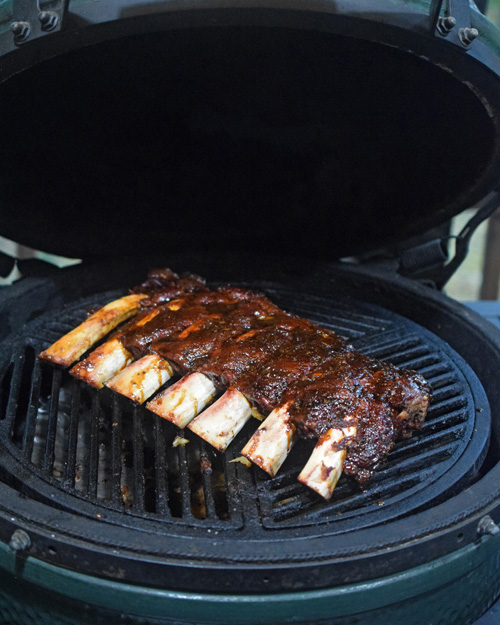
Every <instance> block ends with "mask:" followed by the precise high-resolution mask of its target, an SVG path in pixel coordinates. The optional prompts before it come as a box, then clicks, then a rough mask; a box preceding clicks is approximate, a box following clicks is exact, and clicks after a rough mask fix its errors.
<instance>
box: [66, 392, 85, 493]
mask: <svg viewBox="0 0 500 625" xmlns="http://www.w3.org/2000/svg"><path fill="white" fill-rule="evenodd" d="M80 403H81V392H80V383H79V382H77V381H76V380H73V381H72V383H71V408H70V412H69V423H68V436H67V440H66V444H67V447H66V453H65V462H64V463H63V464H64V473H63V479H64V484H65V486H67V487H74V486H75V478H76V449H77V444H78V423H79V420H80V419H79V417H80Z"/></svg>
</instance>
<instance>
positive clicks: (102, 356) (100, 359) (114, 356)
mask: <svg viewBox="0 0 500 625" xmlns="http://www.w3.org/2000/svg"><path fill="white" fill-rule="evenodd" d="M132 359H133V358H132V354H131V353H130V352H128V351H127V350H126V349H125V348H124V347H123V345H122V344H121V343H120V341H119V340H118V339H112V340H110V341H106V343H103V344H102V345H101V346H100V347H98V348H97V349H95V350H94V351H93V352H92V353H91V354H90V355H89V357H88V358H86V359H85V360H82V361H81V362H79V363H78V364H76V365H75V366H74V367H73V368H72V369H71V370H70V373H71V375H72V376H74V377H75V378H78V379H79V380H82V381H83V382H86V383H87V384H90V385H91V386H93V387H94V388H102V387H103V386H104V383H105V382H106V381H107V380H109V379H110V378H111V377H113V376H114V375H115V374H117V373H118V372H119V371H121V370H122V369H123V368H124V367H126V366H127V365H128V364H129V363H130V362H132Z"/></svg>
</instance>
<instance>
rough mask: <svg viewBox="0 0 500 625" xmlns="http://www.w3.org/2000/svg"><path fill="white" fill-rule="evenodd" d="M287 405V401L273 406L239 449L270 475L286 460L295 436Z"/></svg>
mask: <svg viewBox="0 0 500 625" xmlns="http://www.w3.org/2000/svg"><path fill="white" fill-rule="evenodd" d="M288 406H289V405H288V403H287V404H284V405H283V406H278V408H275V409H274V410H273V411H272V412H271V413H270V414H269V416H268V417H267V419H266V420H265V421H264V422H263V423H262V425H261V426H260V427H259V429H258V430H257V431H256V432H255V434H254V435H253V436H252V438H251V439H250V440H249V441H248V443H247V444H246V445H245V447H244V448H243V449H242V451H241V453H242V455H243V456H245V457H246V458H248V459H249V460H251V461H252V462H253V463H254V464H256V465H258V466H259V467H260V468H261V469H263V470H264V471H266V473H269V475H271V476H272V477H274V476H275V475H276V473H277V472H278V470H279V468H280V467H281V465H282V464H283V462H284V461H285V460H286V457H287V455H288V453H289V452H290V450H291V448H292V446H293V444H294V443H295V440H296V438H297V436H296V428H295V425H294V424H293V423H292V421H291V417H290V414H289V413H288Z"/></svg>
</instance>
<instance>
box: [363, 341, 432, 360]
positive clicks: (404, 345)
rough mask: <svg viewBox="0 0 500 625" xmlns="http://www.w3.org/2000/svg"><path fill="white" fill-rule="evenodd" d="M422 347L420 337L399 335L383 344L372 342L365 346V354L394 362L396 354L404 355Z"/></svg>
mask: <svg viewBox="0 0 500 625" xmlns="http://www.w3.org/2000/svg"><path fill="white" fill-rule="evenodd" d="M420 345H421V341H420V339H419V338H418V337H412V336H410V337H404V338H402V337H401V336H399V335H397V336H396V337H395V338H394V339H391V340H386V341H383V342H380V343H379V342H375V343H373V342H370V344H369V345H365V346H363V353H365V354H367V355H368V356H371V357H372V358H377V359H378V360H391V361H392V360H393V358H394V356H395V355H396V354H400V353H404V352H407V351H409V350H412V349H415V348H417V347H419V346H420Z"/></svg>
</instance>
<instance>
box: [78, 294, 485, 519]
mask: <svg viewBox="0 0 500 625" xmlns="http://www.w3.org/2000/svg"><path fill="white" fill-rule="evenodd" d="M242 293H244V291H240V292H239V294H240V296H241V294H242ZM245 297H248V295H245ZM273 299H274V298H273ZM174 301H175V300H174ZM295 303H296V302H295ZM178 304H179V302H178V301H177V303H176V304H175V306H177V305H178ZM267 305H269V303H268V304H267ZM313 308H314V306H313ZM319 308H320V309H321V306H319ZM273 310H274V312H276V311H277V310H279V309H277V307H276V306H275V307H274V309H273ZM268 312H269V310H268ZM299 312H300V311H299ZM308 312H309V311H306V314H305V315H304V316H310V317H311V316H312V318H314V311H313V314H312V315H311V314H310V313H309V314H308ZM280 313H281V311H280ZM321 316H322V315H320V317H321ZM320 320H321V321H322V323H323V325H325V323H324V321H323V319H320ZM131 323H133V322H129V325H130V324H131ZM343 324H346V325H345V327H342V325H341V326H340V328H339V327H338V326H337V327H335V329H336V330H337V331H338V330H339V329H340V331H341V332H342V333H344V334H346V336H349V338H351V339H352V338H356V337H358V340H359V335H360V334H361V335H363V334H364V333H365V332H366V331H367V329H371V328H370V324H369V323H368V324H367V323H366V322H364V321H363V316H361V317H359V316H358V315H354V316H352V314H350V313H348V315H346V317H345V320H344V321H343ZM329 325H330V324H329V323H328V322H327V323H326V325H325V327H327V326H329ZM377 325H378V324H377ZM349 326H351V327H350V328H349ZM187 327H190V326H189V324H188V326H187ZM360 328H361V329H362V330H363V332H361V331H360ZM377 330H378V332H376V333H375V335H374V336H372V337H371V342H373V339H374V338H375V336H376V337H377V338H378V339H379V340H380V338H381V337H386V336H387V332H386V331H385V330H384V331H381V328H380V326H379V327H377ZM125 331H126V330H125ZM122 332H123V330H122ZM369 334H370V332H369ZM389 334H391V333H389ZM403 336H404V339H403V345H406V344H407V341H408V339H409V338H411V336H412V333H406V334H405V335H403ZM401 338H402V337H399V338H398V340H396V348H395V349H396V350H397V349H399V348H400V346H401ZM398 342H399V347H398ZM418 342H420V341H418ZM361 343H362V342H361ZM410 343H411V341H410ZM363 351H365V352H367V351H369V349H368V346H365V347H364V349H363ZM419 353H420V349H416V350H412V349H410V350H409V352H408V356H409V355H410V354H411V355H412V357H411V358H409V359H408V360H407V359H402V358H401V357H399V358H396V360H399V361H398V365H402V366H410V365H411V366H412V367H413V368H418V367H417V365H418V366H422V360H421V359H420V358H418V357H417V356H418V354H419ZM374 355H376V356H378V354H376V353H375V354H374ZM91 356H92V354H91ZM389 356H391V354H390V352H389ZM392 356H393V359H394V354H392ZM414 356H415V357H417V358H416V359H414V358H413V357H414ZM433 359H434V357H433V358H431V360H433ZM83 362H85V360H84V361H83ZM87 362H88V359H87ZM423 362H424V363H425V362H427V358H424V361H423ZM87 369H88V367H87ZM422 373H424V374H425V375H426V377H427V378H428V379H429V381H430V382H433V386H434V387H435V389H437V392H438V394H437V397H436V400H435V402H434V404H436V401H437V403H438V405H439V397H440V396H441V392H440V391H439V389H440V387H441V384H442V383H444V384H445V386H448V384H447V383H446V375H445V377H444V378H443V379H441V374H439V375H438V380H437V381H436V382H434V381H433V379H432V376H433V374H434V367H431V368H430V369H428V368H427V367H424V368H423V371H422ZM203 377H204V376H203ZM183 384H185V382H182V381H181V382H180V385H181V386H182V385H183ZM176 385H177V387H178V386H179V382H177V383H175V384H174V385H173V386H170V387H167V389H166V392H165V394H166V395H168V394H172V392H175V387H176ZM455 386H456V384H455V382H454V383H453V384H452V387H455ZM172 389H174V391H172ZM447 392H448V393H449V392H450V389H449V388H447ZM161 396H162V394H161V393H160V395H159V396H157V397H161ZM224 398H225V395H223V396H222V398H221V399H219V401H218V402H216V404H217V403H220V402H221V401H222V404H223V405H224V403H227V402H224ZM153 401H157V400H156V399H154V400H153ZM247 403H248V402H247ZM216 404H213V405H212V407H211V408H210V409H209V410H210V411H212V413H213V411H214V407H215V406H216ZM135 410H137V409H135ZM141 410H143V409H141ZM215 412H216V413H217V412H221V411H217V410H216V411H215ZM246 412H247V413H248V412H249V411H248V410H247V411H246ZM430 414H432V408H431V412H430ZM203 415H204V413H201V415H200V417H198V420H199V419H202V418H203ZM248 416H249V415H248V414H247V415H246V418H248ZM207 420H208V419H207ZM193 423H196V420H195V421H194V422H193ZM448 423H449V420H448ZM193 429H194V430H195V431H196V429H195V428H193ZM440 429H441V428H440ZM247 431H248V430H247ZM424 431H425V428H424ZM421 434H422V433H420V434H419V435H418V436H417V437H416V438H415V439H414V440H413V441H404V442H403V443H402V444H403V445H404V446H407V447H408V449H412V448H413V449H418V447H419V445H418V440H420V438H421ZM246 436H247V438H248V435H246ZM442 437H443V434H442V433H441V434H439V435H438V436H437V437H436V436H431V441H432V442H431V443H427V446H428V449H427V453H430V455H431V456H433V455H434V454H433V449H435V442H434V441H435V440H438V439H440V438H442ZM447 437H448V438H449V433H448V435H446V434H445V435H444V438H447ZM327 438H328V437H327ZM185 440H186V439H185ZM188 440H189V439H188ZM335 442H336V441H334V452H333V455H334V458H333V464H332V465H331V466H332V471H331V472H330V473H334V474H335V473H337V474H338V473H339V472H340V471H339V470H338V469H336V467H335V462H339V460H338V456H339V455H341V456H342V455H343V452H344V450H343V448H342V447H340V448H337V449H335ZM190 444H191V448H192V441H191V443H190ZM400 445H401V444H398V445H397V449H398V448H399V446H400ZM473 447H474V446H473ZM301 448H302V449H301V452H302V454H303V453H304V449H306V448H307V446H304V444H302V445H301ZM438 448H439V445H438ZM180 449H182V447H180V448H179V450H180ZM337 452H340V454H337ZM424 452H425V448H424V449H420V453H424ZM181 453H182V452H181ZM316 453H317V450H316ZM393 453H397V452H396V451H395V452H393ZM446 453H448V452H446ZM336 454H337V455H336ZM299 455H300V454H299ZM331 456H332V450H331V447H330V449H329V460H331ZM297 457H298V455H297V454H295V458H297ZM312 457H314V454H313V456H312ZM326 457H327V458H328V454H327V456H326ZM342 460H343V458H342V457H341V458H340V461H342ZM301 462H302V464H305V462H304V461H303V460H301ZM411 464H412V463H410V464H409V466H408V467H407V468H408V470H409V475H408V478H409V479H410V482H411V485H414V482H412V478H415V479H418V480H419V479H420V478H421V476H420V475H419V473H418V470H417V471H415V473H413V474H412V472H411V470H410V466H411ZM389 466H390V463H389ZM400 467H401V465H400ZM340 468H342V467H341V465H340ZM303 473H304V472H303ZM328 477H330V476H329V475H328ZM311 479H312V480H313V481H314V480H315V481H316V483H317V485H318V486H319V488H315V490H317V491H320V494H322V495H323V496H325V495H326V497H328V496H329V494H331V488H332V486H334V485H335V484H334V483H333V484H332V486H329V485H328V484H327V482H328V480H325V479H323V478H321V479H320V480H319V482H318V480H317V476H316V477H315V476H314V475H313V476H312V478H311ZM305 481H306V483H307V480H305ZM334 482H335V480H334ZM374 483H376V481H375V482H374ZM325 484H326V486H325ZM312 485H313V487H314V486H315V484H312ZM406 486H407V487H408V483H407V484H406ZM325 488H326V490H325ZM322 489H323V492H321V490H322ZM288 490H290V489H289V488H288ZM292 490H293V489H292ZM128 491H130V487H129V486H127V487H126V488H125V493H126V494H127V493H128ZM338 496H340V495H338ZM129 499H130V497H129ZM285 499H288V498H286V497H285ZM277 508H278V509H279V516H280V518H281V517H283V516H287V513H286V506H285V508H283V507H282V506H281V505H280V506H278V507H277Z"/></svg>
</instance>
